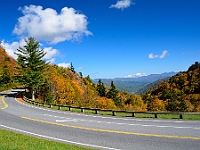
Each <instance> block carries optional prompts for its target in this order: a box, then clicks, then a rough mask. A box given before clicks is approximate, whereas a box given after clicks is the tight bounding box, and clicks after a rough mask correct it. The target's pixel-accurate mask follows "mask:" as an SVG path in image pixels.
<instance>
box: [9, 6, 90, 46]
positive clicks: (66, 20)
mask: <svg viewBox="0 0 200 150" xmlns="http://www.w3.org/2000/svg"><path fill="white" fill-rule="evenodd" d="M19 10H21V11H22V13H23V16H22V17H20V18H18V23H17V24H16V25H15V28H14V30H13V33H15V34H17V35H19V36H21V37H22V38H27V37H29V36H32V37H34V38H36V39H37V40H43V41H48V42H50V43H53V44H56V43H58V42H62V41H66V40H68V41H69V40H72V41H74V40H79V39H80V38H81V37H82V36H85V35H86V36H87V35H91V34H92V33H91V32H90V31H88V30H87V25H88V22H87V17H86V16H85V15H84V14H79V13H78V12H77V11H76V10H75V9H73V8H68V7H64V8H62V9H61V12H60V14H58V13H57V12H56V10H54V9H52V8H46V9H43V7H42V6H35V5H30V6H25V7H23V8H19Z"/></svg>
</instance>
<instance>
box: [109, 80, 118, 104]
mask: <svg viewBox="0 0 200 150" xmlns="http://www.w3.org/2000/svg"><path fill="white" fill-rule="evenodd" d="M118 92H119V91H118V90H117V89H116V87H115V85H114V82H113V81H111V84H110V89H109V91H108V93H107V94H106V97H107V98H111V99H112V100H113V101H114V103H115V105H117V106H119V105H120V98H119V97H117V94H118Z"/></svg>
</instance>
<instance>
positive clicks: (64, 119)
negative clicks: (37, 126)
mask: <svg viewBox="0 0 200 150" xmlns="http://www.w3.org/2000/svg"><path fill="white" fill-rule="evenodd" d="M44 115H45V116H49V117H54V118H59V119H60V120H56V122H69V121H72V122H78V121H79V122H94V123H105V124H117V125H127V126H142V127H155V128H175V129H195V130H200V127H198V128H197V127H196V128H194V127H181V126H165V125H148V124H138V123H136V124H132V123H121V122H107V121H97V120H85V119H74V118H67V117H61V116H54V115H49V114H44Z"/></svg>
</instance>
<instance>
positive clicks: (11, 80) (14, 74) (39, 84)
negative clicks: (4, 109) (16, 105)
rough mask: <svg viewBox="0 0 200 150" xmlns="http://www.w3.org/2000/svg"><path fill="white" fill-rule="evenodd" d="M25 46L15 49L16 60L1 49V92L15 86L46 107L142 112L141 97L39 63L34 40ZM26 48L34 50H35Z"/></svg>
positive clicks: (71, 67)
mask: <svg viewBox="0 0 200 150" xmlns="http://www.w3.org/2000/svg"><path fill="white" fill-rule="evenodd" d="M26 43H27V45H26V46H24V47H19V49H18V51H19V52H18V53H17V55H18V59H17V60H14V59H13V58H11V57H9V56H8V55H7V54H6V52H5V50H4V49H3V48H2V47H1V49H0V89H1V90H6V89H9V88H12V87H15V86H16V85H19V86H25V87H26V88H27V90H26V91H27V92H26V94H27V96H28V97H29V98H34V99H35V100H36V101H44V102H46V103H56V104H66V105H73V106H84V107H90V108H103V109H125V110H146V105H145V104H144V102H143V100H142V97H141V96H138V95H135V94H128V93H126V92H120V91H118V90H117V89H116V87H115V85H114V82H111V83H110V87H105V86H104V85H103V84H102V83H101V82H99V83H98V84H94V83H93V82H92V80H91V79H90V76H86V77H83V76H82V73H77V72H76V71H75V68H74V67H73V65H72V63H71V66H70V67H69V68H64V67H59V66H57V65H51V64H48V63H45V62H44V61H43V60H42V59H41V58H42V56H43V55H44V54H45V53H43V52H42V50H39V49H38V48H39V43H38V42H36V41H35V39H34V38H29V39H28V40H26ZM29 47H34V48H35V50H34V49H30V48H29ZM23 54H26V55H23ZM29 55H30V56H29ZM17 62H18V63H17ZM42 68H43V69H42ZM42 70H43V72H42ZM102 93H103V94H102Z"/></svg>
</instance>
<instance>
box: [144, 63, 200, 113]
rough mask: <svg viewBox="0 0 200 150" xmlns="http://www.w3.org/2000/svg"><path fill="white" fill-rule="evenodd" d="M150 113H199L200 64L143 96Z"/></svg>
mask: <svg viewBox="0 0 200 150" xmlns="http://www.w3.org/2000/svg"><path fill="white" fill-rule="evenodd" d="M143 100H144V101H145V103H146V104H147V109H148V110H150V111H163V110H167V111H200V63H198V62H196V63H195V64H193V65H191V66H190V67H189V68H188V70H187V71H185V72H180V73H178V74H176V75H175V76H173V77H171V78H169V79H168V80H167V81H165V82H163V83H161V84H159V85H158V86H157V87H155V88H153V89H151V90H150V91H149V92H148V93H146V94H144V95H143Z"/></svg>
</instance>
